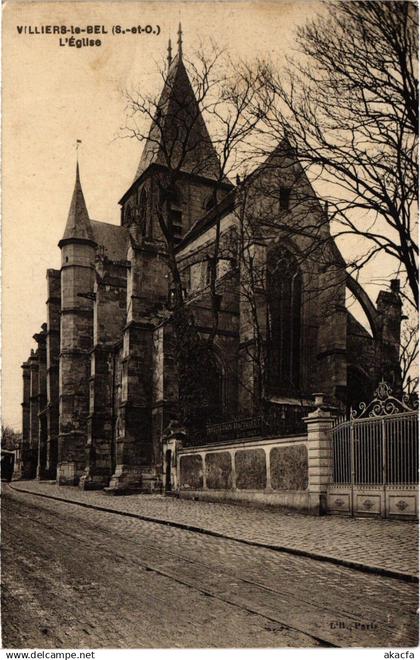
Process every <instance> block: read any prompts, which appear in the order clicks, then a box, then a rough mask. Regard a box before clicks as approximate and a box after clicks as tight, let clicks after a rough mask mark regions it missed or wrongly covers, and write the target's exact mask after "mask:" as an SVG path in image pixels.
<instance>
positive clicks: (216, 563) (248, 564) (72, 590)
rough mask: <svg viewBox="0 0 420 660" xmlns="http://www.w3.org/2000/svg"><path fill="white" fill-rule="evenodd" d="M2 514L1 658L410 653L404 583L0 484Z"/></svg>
mask: <svg viewBox="0 0 420 660" xmlns="http://www.w3.org/2000/svg"><path fill="white" fill-rule="evenodd" d="M2 503H3V509H2V510H3V515H2V537H3V539H2V540H3V566H2V572H3V589H2V600H3V608H2V612H3V615H2V619H3V647H5V648H28V647H39V648H194V647H195V648H203V647H212V648H231V647H241V648H242V647H254V648H255V647H260V648H262V647H317V646H338V647H349V646H359V647H360V646H363V647H367V646H373V647H375V646H381V647H384V646H387V647H399V646H404V647H407V646H413V645H416V644H417V615H416V610H417V607H418V604H417V588H418V585H416V584H410V583H407V582H403V581H400V580H398V579H395V578H389V577H383V576H377V575H370V574H365V573H362V572H360V571H356V570H353V569H349V568H345V567H341V566H336V565H334V564H329V563H326V562H319V561H316V560H313V559H309V558H305V557H297V556H292V555H289V554H287V553H283V552H274V551H271V550H267V549H264V548H257V547H252V546H248V545H245V544H243V543H240V542H237V541H230V540H227V539H222V538H216V537H212V536H207V535H205V534H199V533H195V532H190V531H185V530H181V529H176V528H173V527H168V526H165V525H162V524H158V523H152V522H146V521H141V520H136V519H134V518H127V517H124V516H121V515H118V514H114V513H105V512H101V511H96V510H93V509H87V508H83V507H80V506H78V505H74V504H68V503H65V502H57V501H54V500H48V499H45V498H41V497H37V496H33V495H28V494H25V493H18V492H16V491H13V490H11V488H10V487H9V486H7V485H3V502H2ZM238 515H240V508H239V507H238Z"/></svg>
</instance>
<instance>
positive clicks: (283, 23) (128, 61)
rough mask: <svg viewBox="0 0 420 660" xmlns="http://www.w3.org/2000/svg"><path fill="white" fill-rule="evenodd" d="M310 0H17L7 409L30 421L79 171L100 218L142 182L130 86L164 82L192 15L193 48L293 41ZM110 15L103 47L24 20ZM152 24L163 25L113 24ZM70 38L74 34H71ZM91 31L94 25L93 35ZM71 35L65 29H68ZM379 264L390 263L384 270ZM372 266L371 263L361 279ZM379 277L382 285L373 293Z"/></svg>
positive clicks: (6, 227) (12, 54)
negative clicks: (52, 275) (53, 281)
mask: <svg viewBox="0 0 420 660" xmlns="http://www.w3.org/2000/svg"><path fill="white" fill-rule="evenodd" d="M319 8H320V7H319V3H317V2H311V1H309V0H308V1H302V2H282V1H281V0H278V1H277V2H267V3H266V2H263V1H261V0H260V1H258V2H253V3H249V2H241V1H238V2H229V1H219V2H217V1H215V0H207V1H206V2H193V1H191V2H173V1H172V2H166V3H164V2H110V1H109V2H100V3H93V2H71V3H69V2H40V3H37V2H31V3H29V2H13V1H9V2H8V3H6V4H5V6H4V10H3V201H2V217H3V223H2V247H3V249H2V282H3V284H2V337H3V339H2V343H3V350H2V411H3V414H2V420H3V424H7V425H11V426H12V427H14V428H15V429H20V428H21V406H20V403H21V399H22V380H21V369H20V365H21V364H22V362H23V361H24V360H26V358H27V357H28V355H29V353H30V349H31V348H35V342H34V340H33V339H32V336H33V334H34V333H35V332H38V330H39V328H40V326H41V324H42V323H43V322H44V321H45V320H46V309H45V300H46V277H45V276H46V270H47V268H59V267H60V250H59V249H58V247H57V244H58V241H59V240H60V238H61V236H62V234H63V231H64V226H65V223H66V219H67V213H68V209H69V205H70V200H71V195H72V191H73V186H74V179H75V163H76V146H75V145H76V140H81V141H82V143H81V145H80V147H79V162H80V172H81V181H82V186H83V190H84V194H85V199H86V203H87V207H88V211H89V215H90V217H91V218H93V219H95V220H101V221H107V222H111V223H115V224H119V205H118V200H119V199H120V198H121V196H122V194H123V193H124V192H125V191H126V190H127V188H128V187H129V185H130V184H131V183H132V180H133V178H134V174H135V171H136V167H137V162H138V159H139V157H140V154H141V149H142V146H141V145H140V144H139V143H138V142H137V141H135V140H130V139H123V138H121V137H120V136H121V127H122V126H123V124H124V117H125V101H124V95H123V90H125V89H135V88H136V87H138V88H139V89H141V90H142V91H144V92H146V93H149V92H150V93H158V92H159V91H160V87H161V78H160V74H159V70H158V69H159V65H160V64H161V63H162V61H163V59H164V58H165V57H166V48H167V41H168V37H169V36H171V37H172V43H174V42H176V38H177V36H176V32H177V29H178V22H179V21H180V20H181V21H182V28H183V42H184V52H185V54H186V57H188V52H191V53H193V52H194V51H195V50H196V49H197V48H198V47H199V45H200V43H201V42H204V43H205V42H206V40H208V39H209V38H212V39H214V40H215V42H216V43H217V44H218V45H219V46H222V47H226V48H227V49H228V51H229V52H230V53H231V54H232V56H233V57H234V58H243V59H252V58H254V57H258V56H268V55H269V56H272V57H273V58H274V59H278V60H280V61H282V60H284V58H285V56H286V55H288V54H291V53H292V52H293V49H294V31H295V28H296V26H297V25H299V24H301V23H303V22H304V21H305V20H307V18H309V17H312V16H314V14H315V13H316V12H317V11H319ZM41 25H66V26H72V25H73V26H85V25H99V26H104V28H105V29H106V30H107V31H108V34H103V35H96V36H95V37H91V38H96V39H97V38H99V39H100V40H101V41H102V45H101V46H100V47H84V48H80V49H78V48H75V47H70V46H67V45H64V46H60V41H59V40H60V36H62V35H57V34H28V29H27V30H26V33H25V30H24V29H23V30H21V33H19V30H18V27H19V28H20V27H22V26H31V27H32V29H33V28H34V27H35V26H38V27H39V26H41ZM137 25H142V26H145V25H151V26H153V28H154V31H155V32H157V31H158V29H157V27H156V26H159V34H153V33H152V34H140V35H139V34H133V33H129V32H126V33H125V34H112V28H113V26H121V27H122V28H128V27H130V28H131V27H132V26H137ZM66 36H67V38H69V37H70V36H71V35H66ZM83 36H86V35H83ZM64 38H65V37H64ZM377 275H378V276H381V273H379V274H377ZM372 277H373V274H372V273H369V272H368V273H367V274H366V275H365V276H364V280H363V278H362V280H361V281H362V282H363V281H365V282H368V281H369V280H370V279H372ZM377 293H378V287H376V289H375V290H373V289H372V295H373V297H374V298H375V297H376V295H377Z"/></svg>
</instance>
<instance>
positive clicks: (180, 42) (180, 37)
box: [178, 23, 182, 60]
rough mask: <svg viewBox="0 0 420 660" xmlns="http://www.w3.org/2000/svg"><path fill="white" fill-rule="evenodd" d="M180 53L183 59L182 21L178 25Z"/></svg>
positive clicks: (180, 57)
mask: <svg viewBox="0 0 420 660" xmlns="http://www.w3.org/2000/svg"><path fill="white" fill-rule="evenodd" d="M178 55H179V59H180V60H181V59H182V27H181V23H180V24H179V25H178Z"/></svg>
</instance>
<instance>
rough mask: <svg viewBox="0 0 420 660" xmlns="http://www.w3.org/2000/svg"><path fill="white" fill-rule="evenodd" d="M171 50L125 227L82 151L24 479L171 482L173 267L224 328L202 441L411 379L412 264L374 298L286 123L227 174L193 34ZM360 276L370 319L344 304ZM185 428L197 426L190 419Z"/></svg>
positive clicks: (207, 330) (265, 429) (212, 330)
mask: <svg viewBox="0 0 420 660" xmlns="http://www.w3.org/2000/svg"><path fill="white" fill-rule="evenodd" d="M168 62H169V63H168V71H167V78H166V81H165V83H164V89H163V91H162V95H161V98H160V102H159V104H158V113H159V117H158V119H159V122H155V123H153V125H152V127H151V129H150V133H149V138H148V140H147V141H146V142H145V143H144V147H143V152H142V154H141V156H140V160H139V165H138V168H137V171H136V173H135V177H134V180H133V183H132V185H131V186H130V188H129V189H128V190H127V191H126V192H125V193H124V195H123V196H122V197H121V199H120V201H119V204H120V206H121V223H120V225H119V226H117V225H114V224H108V223H105V222H97V221H95V220H94V219H93V218H92V217H91V216H90V213H89V209H88V206H87V204H86V201H85V196H84V192H83V186H82V179H81V176H80V172H79V166H77V170H76V180H75V183H74V191H73V196H72V198H71V202H70V209H69V213H68V218H67V222H64V219H63V229H64V231H63V236H62V238H61V240H60V242H59V244H58V247H59V249H60V251H61V268H60V270H53V269H49V270H48V271H47V274H46V277H47V303H46V322H45V323H44V324H43V325H42V328H41V329H40V330H39V332H37V333H36V334H34V339H35V342H36V344H37V348H36V350H32V351H31V353H30V356H29V357H28V359H27V361H26V362H24V363H23V365H22V370H23V404H22V409H23V440H22V477H23V478H35V477H36V478H39V479H57V482H58V483H59V484H72V485H77V484H79V485H80V487H82V488H85V489H94V488H106V489H108V490H109V491H110V492H115V493H118V492H127V491H130V490H136V489H137V490H139V491H145V492H153V491H157V490H160V489H161V488H162V485H163V484H164V477H163V475H164V472H165V466H164V451H163V445H164V442H165V437H167V436H168V433H169V432H170V429H171V428H173V427H174V426H175V427H176V425H177V424H178V421H177V409H178V406H179V396H180V392H179V387H178V379H177V363H176V359H175V356H174V328H173V323H172V315H173V280H174V278H173V273H174V272H175V271H174V268H175V270H177V271H178V272H179V276H180V281H181V282H182V291H183V298H184V302H183V304H184V305H185V308H186V309H188V311H189V313H190V314H191V315H192V317H193V318H194V322H195V327H196V329H197V332H198V333H199V335H200V337H202V338H208V337H210V336H212V350H213V354H214V360H213V362H212V367H211V368H210V367H208V366H206V368H203V371H204V372H205V373H203V374H202V380H203V382H204V386H205V387H206V384H207V389H208V397H207V401H206V403H205V405H203V420H204V422H205V423H204V424H203V425H202V427H201V436H200V435H199V436H198V437H197V434H195V436H194V443H195V445H197V444H198V445H199V444H200V443H201V444H203V445H206V443H217V442H218V440H220V439H221V438H222V439H224V440H225V441H226V440H227V441H228V440H229V438H241V437H242V436H250V435H252V436H253V437H255V438H258V437H261V438H262V437H264V435H265V436H266V435H267V434H271V435H272V436H273V435H275V434H276V433H277V434H280V435H281V434H282V435H283V436H285V435H286V436H287V435H288V434H289V435H290V434H293V433H296V432H297V431H298V430H299V431H300V423H301V418H302V417H303V415H304V414H305V413H306V412H307V410H309V409H310V406H311V404H312V402H313V398H312V397H313V393H314V392H323V393H325V395H327V397H328V399H329V402H330V404H331V405H332V406H335V407H336V408H337V409H339V410H342V411H344V410H345V409H348V408H349V407H351V406H354V405H355V404H356V403H357V402H358V401H361V400H363V399H365V400H366V399H368V398H369V397H370V396H371V394H372V392H373V390H374V389H375V387H376V385H377V383H378V382H379V380H380V379H381V378H383V377H384V378H386V380H387V381H388V382H390V383H392V384H393V386H394V388H395V389H396V390H398V388H399V387H400V370H399V341H400V322H401V299H400V295H399V283H398V280H393V281H391V283H390V287H389V290H384V291H381V292H380V293H379V295H378V298H377V301H376V304H374V303H373V302H372V301H371V300H370V298H369V297H368V296H367V294H366V293H365V292H364V290H363V289H362V288H361V286H360V285H359V283H358V282H357V281H356V279H353V278H352V277H350V276H349V275H347V274H346V270H345V263H344V260H343V258H342V256H341V254H340V252H339V250H338V248H337V246H336V244H335V242H334V240H333V238H332V237H331V234H330V226H329V220H328V209H327V208H326V206H325V205H324V204H322V203H321V202H320V200H319V199H318V198H317V196H316V194H315V192H314V190H313V188H312V186H311V184H310V181H309V179H308V177H307V175H306V173H305V171H304V169H303V167H302V166H301V165H300V163H299V161H298V158H297V157H296V154H295V152H294V150H293V148H292V147H291V145H290V143H289V142H288V141H287V140H286V139H284V140H283V141H282V142H281V143H280V144H279V145H278V147H277V148H276V149H275V150H274V151H273V152H272V153H271V154H270V155H269V156H268V158H267V159H266V160H265V161H264V162H263V163H261V164H260V165H259V166H258V167H257V168H256V169H255V170H254V171H253V172H252V173H251V174H250V175H248V176H247V177H246V178H244V179H243V180H240V179H239V178H237V180H236V181H235V185H234V184H233V183H232V182H231V181H230V180H229V179H228V178H226V177H224V176H221V174H220V162H219V158H218V155H217V153H216V150H215V148H214V146H213V144H212V141H211V138H210V135H209V132H208V129H207V127H206V124H205V122H204V119H203V116H202V114H201V112H200V108H199V105H198V102H197V100H196V98H195V97H194V92H193V89H192V85H191V82H190V79H189V76H188V73H187V70H186V67H185V65H184V62H183V57H182V45H181V40H179V46H178V52H177V54H176V55H175V57H174V58H173V59H172V56H171V54H169V57H168ZM181 124H182V125H181ZM185 135H187V136H188V137H187V140H186V141H185V140H184V138H185ZM182 140H184V146H185V143H186V144H187V149H186V150H185V154H184V157H183V159H182V166H181V167H178V168H177V172H176V177H175V176H174V172H173V171H172V172H169V173H168V144H169V145H170V146H171V149H172V153H173V154H174V153H175V154H177V153H178V152H179V149H180V148H181V147H180V145H179V142H181V141H182ZM166 175H169V179H170V180H171V186H170V191H169V193H168V191H166V193H167V194H166V196H165V199H164V200H162V184H161V182H162V180H164V179H165V176H166ZM167 178H168V177H167ZM159 204H163V205H164V206H165V216H164V217H165V218H166V222H167V228H166V230H165V228H164V227H163V226H162V223H161V221H159V217H158V216H159V213H158V211H157V209H159ZM166 234H170V241H171V250H169V249H168V240H167V235H166ZM216 244H217V245H216ZM216 247H217V250H216V249H215V248H216ZM171 259H172V260H175V262H176V263H175V266H174V264H173V263H172V266H171V268H170V265H171V264H170V261H171ZM212 273H214V277H213V280H212ZM347 289H348V290H350V291H351V292H352V293H353V295H354V297H355V298H356V299H357V300H358V301H359V303H360V304H361V306H362V308H363V310H364V312H365V314H366V316H367V318H368V321H369V325H370V332H369V331H368V330H366V329H365V328H364V327H363V326H362V325H361V324H360V323H359V322H358V320H356V318H355V316H353V314H352V313H351V309H350V310H349V309H347V308H346V290H347ZM262 402H263V405H262ZM261 411H263V413H262V412H261ZM267 411H268V413H267V414H266V412H267ZM168 429H169V431H168ZM182 437H183V442H184V443H186V444H188V442H189V441H191V442H192V441H193V440H192V438H189V435H188V430H187V431H186V432H183V434H182Z"/></svg>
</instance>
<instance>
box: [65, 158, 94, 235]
mask: <svg viewBox="0 0 420 660" xmlns="http://www.w3.org/2000/svg"><path fill="white" fill-rule="evenodd" d="M71 240H78V241H80V240H82V241H91V242H92V243H95V238H94V235H93V230H92V225H91V223H90V220H89V214H88V211H87V207H86V202H85V198H84V195H83V190H82V185H81V183H80V174H79V163H77V166H76V182H75V184H74V191H73V197H72V199H71V204H70V210H69V215H68V218H67V223H66V228H65V230H64V234H63V238H62V239H61V241H60V242H59V244H58V245H59V247H61V246H62V244H63V242H64V241H65V242H68V241H71Z"/></svg>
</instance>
